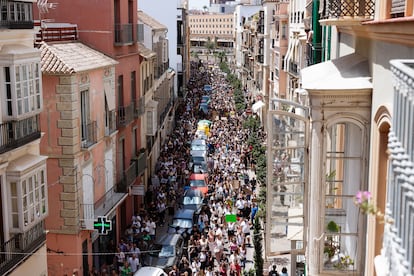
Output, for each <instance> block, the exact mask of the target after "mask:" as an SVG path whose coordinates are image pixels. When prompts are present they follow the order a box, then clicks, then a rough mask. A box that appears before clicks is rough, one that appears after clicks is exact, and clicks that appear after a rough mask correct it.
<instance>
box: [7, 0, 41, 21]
mask: <svg viewBox="0 0 414 276" xmlns="http://www.w3.org/2000/svg"><path fill="white" fill-rule="evenodd" d="M32 5H33V4H32V3H24V2H17V1H9V2H8V3H7V2H5V1H2V2H1V3H0V7H1V18H0V25H3V26H4V25H8V24H9V23H10V22H27V21H33V12H32Z"/></svg>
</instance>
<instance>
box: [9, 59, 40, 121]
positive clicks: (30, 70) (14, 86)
mask: <svg viewBox="0 0 414 276" xmlns="http://www.w3.org/2000/svg"><path fill="white" fill-rule="evenodd" d="M3 72H4V80H5V82H4V83H5V90H6V103H5V104H6V108H5V109H6V114H7V116H10V117H14V118H16V117H21V116H25V115H28V114H35V113H39V112H40V111H41V109H42V96H41V87H40V68H39V63H28V64H19V65H14V66H7V67H4V71H3Z"/></svg>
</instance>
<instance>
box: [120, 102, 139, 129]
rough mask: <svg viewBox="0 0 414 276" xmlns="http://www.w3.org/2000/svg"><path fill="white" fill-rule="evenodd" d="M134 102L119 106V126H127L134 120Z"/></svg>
mask: <svg viewBox="0 0 414 276" xmlns="http://www.w3.org/2000/svg"><path fill="white" fill-rule="evenodd" d="M134 105H135V104H134V103H131V104H129V105H127V106H120V107H119V108H118V126H126V125H128V124H129V123H131V122H132V121H133V120H134Z"/></svg>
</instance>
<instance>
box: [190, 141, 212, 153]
mask: <svg viewBox="0 0 414 276" xmlns="http://www.w3.org/2000/svg"><path fill="white" fill-rule="evenodd" d="M203 141H204V140H203ZM191 150H192V151H193V150H194V151H199V150H200V151H207V150H208V147H207V145H206V144H191Z"/></svg>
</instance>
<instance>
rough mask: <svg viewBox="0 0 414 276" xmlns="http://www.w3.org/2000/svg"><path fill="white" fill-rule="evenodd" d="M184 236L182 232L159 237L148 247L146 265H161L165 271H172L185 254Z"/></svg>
mask: <svg viewBox="0 0 414 276" xmlns="http://www.w3.org/2000/svg"><path fill="white" fill-rule="evenodd" d="M183 247H184V238H183V237H182V235H180V234H168V233H167V234H165V235H162V236H161V237H159V238H157V239H156V240H155V242H154V243H153V244H152V245H151V246H150V247H149V248H148V251H149V253H148V254H147V255H146V256H145V258H144V261H143V263H144V265H149V266H153V267H159V268H161V269H163V270H164V271H165V272H167V273H168V272H169V271H171V269H172V267H173V266H174V265H178V262H179V261H180V259H181V255H182V254H183Z"/></svg>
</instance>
